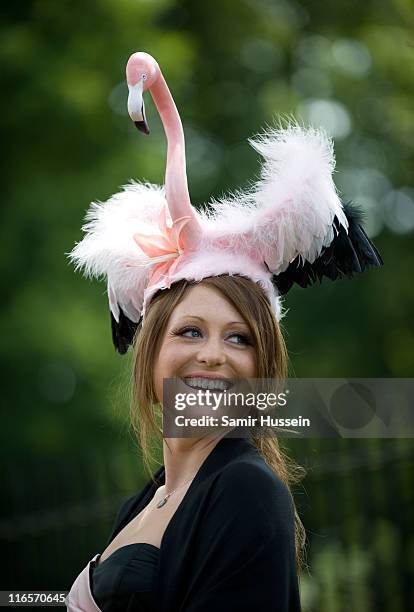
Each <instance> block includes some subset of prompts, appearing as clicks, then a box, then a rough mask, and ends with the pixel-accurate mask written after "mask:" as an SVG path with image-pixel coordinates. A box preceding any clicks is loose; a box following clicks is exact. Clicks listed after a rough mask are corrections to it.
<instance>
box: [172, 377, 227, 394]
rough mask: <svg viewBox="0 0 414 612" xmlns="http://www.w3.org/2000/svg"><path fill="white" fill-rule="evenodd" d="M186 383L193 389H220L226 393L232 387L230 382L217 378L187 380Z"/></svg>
mask: <svg viewBox="0 0 414 612" xmlns="http://www.w3.org/2000/svg"><path fill="white" fill-rule="evenodd" d="M184 382H185V383H186V384H187V385H188V386H189V387H191V388H193V389H212V390H214V389H218V390H220V391H226V390H227V389H229V388H230V387H231V384H230V383H229V382H228V381H226V380H221V379H217V378H185V379H184Z"/></svg>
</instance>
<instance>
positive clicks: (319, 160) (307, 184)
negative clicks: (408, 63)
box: [68, 53, 383, 354]
mask: <svg viewBox="0 0 414 612" xmlns="http://www.w3.org/2000/svg"><path fill="white" fill-rule="evenodd" d="M126 76H127V83H128V88H129V98H128V112H129V115H130V117H131V119H132V120H133V121H134V123H135V125H136V127H137V128H138V130H140V131H141V132H143V133H145V134H149V129H148V124H147V121H146V118H145V109H144V101H143V92H144V91H146V90H149V91H150V92H151V95H152V97H153V100H154V103H155V106H156V107H157V110H158V112H159V114H160V116H161V120H162V123H163V126H164V129H165V133H166V137H167V142H168V151H167V167H166V175H165V186H164V187H160V186H158V185H153V184H150V183H146V182H144V183H143V182H134V181H131V183H130V184H128V185H125V186H124V187H123V191H121V192H120V193H117V194H115V195H114V196H112V197H111V198H110V199H109V200H108V201H107V202H105V203H100V202H98V203H96V202H93V203H92V204H91V206H90V209H89V210H88V211H87V213H86V218H85V221H86V223H85V225H84V226H83V227H82V229H83V231H84V232H85V234H86V235H85V236H84V238H83V240H82V241H81V242H79V243H77V244H76V246H75V247H74V248H73V250H72V252H71V253H68V255H69V257H70V259H71V260H72V261H73V262H74V263H75V265H76V269H78V268H83V269H84V274H85V276H87V277H88V276H89V277H93V276H96V277H98V278H99V277H102V276H103V277H104V278H106V280H107V288H108V298H109V307H110V312H111V324H112V338H113V342H114V345H115V348H116V349H117V350H118V352H120V353H121V354H123V353H126V352H127V350H128V346H129V345H130V344H132V342H133V338H134V334H135V331H136V328H137V326H138V324H139V322H140V321H141V319H142V318H143V317H145V310H146V308H147V306H148V304H149V302H150V301H151V298H152V297H153V296H154V294H155V293H156V292H157V291H158V290H160V289H168V288H169V287H171V285H172V284H173V283H175V282H176V281H179V280H181V279H187V280H188V281H193V282H197V281H201V280H202V279H203V278H207V277H209V276H217V275H222V274H228V275H235V274H237V275H241V276H244V277H247V278H249V279H251V280H252V281H254V282H256V283H258V284H259V285H260V286H261V287H262V288H263V290H264V292H265V293H266V295H267V297H268V299H269V302H270V305H271V307H272V309H273V311H274V313H275V315H276V318H277V320H280V319H281V317H282V316H283V314H284V313H283V311H282V305H281V296H282V295H284V294H285V293H286V292H287V291H288V290H289V289H290V287H291V286H292V285H293V284H294V283H296V284H298V285H300V286H301V287H307V286H309V285H311V284H312V283H314V282H316V280H319V281H321V280H322V277H324V276H325V277H328V278H330V279H332V280H334V279H337V278H341V277H343V276H348V277H350V276H352V275H353V274H354V273H355V272H362V271H363V270H364V269H365V268H367V267H368V266H381V265H382V264H383V262H382V259H381V256H380V255H379V253H378V251H377V250H376V248H375V246H374V245H373V244H372V242H371V241H370V240H369V238H368V237H367V235H366V234H365V232H364V230H363V229H362V227H361V225H360V222H361V212H360V210H359V209H358V208H356V207H355V205H354V204H351V203H347V204H345V203H342V202H341V200H340V198H339V197H338V194H337V192H336V189H335V185H334V183H333V180H332V173H333V170H334V167H335V159H334V153H333V145H332V142H331V141H330V140H329V139H328V138H327V136H326V135H325V133H324V132H323V131H321V130H316V129H313V128H306V129H305V128H303V127H301V126H299V125H298V124H296V123H294V124H290V125H288V126H287V127H285V128H273V129H270V130H268V131H266V132H265V133H264V134H261V135H259V136H257V137H256V138H255V139H249V142H250V144H251V145H252V146H253V148H254V149H255V150H256V151H258V152H259V153H260V154H261V156H262V157H263V159H264V162H263V165H262V168H261V176H260V179H259V180H258V182H257V183H256V184H255V185H253V187H251V188H250V189H248V190H245V191H237V192H236V193H233V194H230V195H229V196H228V197H226V198H224V199H221V200H215V199H214V200H212V202H211V203H210V205H209V207H208V208H207V209H205V210H197V209H195V208H193V206H192V205H191V201H190V196H189V193H188V185H187V175H186V161H185V142H184V132H183V127H182V124H181V120H180V116H179V114H178V111H177V108H176V106H175V103H174V100H173V98H172V96H171V93H170V90H169V89H168V86H167V83H166V82H165V79H164V77H163V75H162V72H161V70H160V67H159V66H158V64H157V62H156V61H155V59H154V58H153V57H152V56H151V55H148V53H134V54H133V55H131V57H130V58H129V60H128V63H127V67H126Z"/></svg>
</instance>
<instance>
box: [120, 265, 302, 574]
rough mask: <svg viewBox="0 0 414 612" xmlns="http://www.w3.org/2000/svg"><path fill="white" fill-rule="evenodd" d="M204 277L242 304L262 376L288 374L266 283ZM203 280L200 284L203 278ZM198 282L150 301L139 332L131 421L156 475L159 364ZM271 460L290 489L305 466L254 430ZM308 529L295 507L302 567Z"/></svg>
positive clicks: (257, 442) (298, 559)
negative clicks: (175, 319)
mask: <svg viewBox="0 0 414 612" xmlns="http://www.w3.org/2000/svg"><path fill="white" fill-rule="evenodd" d="M201 283H202V284H203V285H205V286H207V287H212V288H214V289H216V290H218V291H220V292H221V293H222V295H223V296H224V297H225V298H226V299H227V300H228V301H229V302H230V303H231V304H232V305H233V306H234V307H235V308H236V309H237V310H238V312H239V313H240V314H241V316H242V317H243V318H244V320H245V321H246V323H247V325H248V326H249V328H250V332H251V334H252V336H253V344H254V346H255V348H256V369H257V375H256V377H257V378H272V379H279V380H283V379H285V378H286V377H287V374H288V355H287V350H286V345H285V341H284V339H283V336H282V332H281V330H280V327H279V325H278V323H277V321H276V319H275V316H274V314H273V312H272V310H271V307H270V304H269V301H268V299H267V297H266V294H265V293H264V291H263V289H262V288H261V287H260V285H258V284H257V283H254V282H253V281H251V280H250V279H248V278H245V277H243V276H238V275H237V276H229V275H221V276H211V277H208V278H205V279H203V280H202V281H201ZM201 283H200V284H201ZM194 285H195V283H194V282H188V281H186V280H181V281H179V282H177V283H175V284H174V285H172V286H171V288H170V289H169V290H168V291H165V290H164V291H159V292H158V293H157V294H156V295H155V296H154V297H153V299H152V301H151V303H150V304H149V306H148V309H147V312H146V316H145V321H144V323H143V324H141V325H140V326H139V327H138V329H137V332H136V336H135V341H134V351H133V366H134V367H133V372H132V381H131V382H132V385H131V423H132V427H133V430H134V432H135V434H136V436H137V439H138V442H139V445H140V449H141V452H142V457H143V462H144V465H145V467H146V469H147V471H148V473H149V474H150V476H151V477H152V467H151V464H152V462H153V461H154V459H155V458H154V456H153V455H152V453H151V447H153V446H154V442H155V443H156V445H157V444H158V443H160V442H161V441H162V427H161V414H162V409H161V406H160V404H159V403H158V399H157V396H156V393H155V388H154V375H153V372H154V365H155V361H156V357H157V356H158V353H159V349H160V346H161V343H162V340H163V338H164V334H165V331H166V328H167V325H168V321H169V318H170V315H171V313H172V312H173V310H174V308H175V307H176V306H177V305H178V304H179V302H180V301H181V300H182V299H183V298H184V295H185V293H186V291H187V289H188V288H189V287H192V286H194ZM252 441H253V442H254V444H255V445H256V446H257V448H258V450H259V452H260V453H261V455H262V457H263V459H264V460H265V462H266V463H267V464H268V465H269V467H270V468H271V469H272V470H273V471H274V472H275V473H276V474H277V476H278V477H279V478H280V479H281V480H282V481H283V482H284V483H285V485H286V486H287V487H288V489H289V490H290V487H291V485H292V484H294V483H297V482H299V481H300V480H301V479H302V478H303V476H304V474H305V471H304V469H303V468H302V467H300V466H299V465H298V464H296V463H295V462H294V461H293V460H292V459H291V458H290V457H289V456H288V454H287V453H286V451H285V450H284V449H282V447H281V445H280V443H279V440H278V439H277V438H276V437H275V436H273V437H263V436H253V437H252ZM305 539H306V534H305V529H304V527H303V525H302V522H301V520H300V518H299V516H298V513H297V510H296V507H295V541H296V562H297V566H298V569H300V568H302V566H303V563H304V552H305Z"/></svg>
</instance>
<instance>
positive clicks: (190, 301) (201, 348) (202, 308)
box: [154, 284, 256, 403]
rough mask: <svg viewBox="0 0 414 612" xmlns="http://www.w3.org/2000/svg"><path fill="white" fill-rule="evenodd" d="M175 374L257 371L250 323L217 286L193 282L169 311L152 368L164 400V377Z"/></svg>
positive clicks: (240, 375)
mask: <svg viewBox="0 0 414 612" xmlns="http://www.w3.org/2000/svg"><path fill="white" fill-rule="evenodd" d="M176 377H178V378H203V377H205V378H208V377H210V378H255V377H256V349H255V348H254V346H252V336H251V333H250V330H249V327H248V325H247V323H246V322H245V321H244V320H243V318H242V317H241V315H240V314H239V312H238V311H237V310H236V309H235V308H234V307H233V306H232V305H231V304H230V303H229V302H228V301H227V300H226V299H225V298H224V296H223V295H222V294H221V293H220V292H219V291H217V290H216V289H212V288H210V287H207V286H204V285H202V284H200V285H195V286H194V287H191V288H190V289H188V291H187V293H186V294H185V297H184V298H183V300H182V301H181V302H180V303H179V304H178V306H177V307H176V308H175V310H174V311H173V313H172V314H171V317H170V320H169V322H168V324H167V328H166V332H165V335H164V338H163V341H162V343H161V348H160V352H159V355H158V359H157V361H156V364H155V370H154V383H155V390H156V394H157V398H158V401H160V402H161V403H162V397H163V379H164V378H176Z"/></svg>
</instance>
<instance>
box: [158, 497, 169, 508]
mask: <svg viewBox="0 0 414 612" xmlns="http://www.w3.org/2000/svg"><path fill="white" fill-rule="evenodd" d="M167 501H168V498H167V497H164V499H161V500H160V501H159V502H158V504H157V508H162V507H163V506H165V504H166V503H167Z"/></svg>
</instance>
